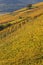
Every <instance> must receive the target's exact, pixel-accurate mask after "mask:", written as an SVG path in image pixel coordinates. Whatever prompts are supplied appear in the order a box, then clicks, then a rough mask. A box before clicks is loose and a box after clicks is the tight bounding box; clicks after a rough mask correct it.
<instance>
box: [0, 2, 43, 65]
mask: <svg viewBox="0 0 43 65" xmlns="http://www.w3.org/2000/svg"><path fill="white" fill-rule="evenodd" d="M7 25H8V26H7ZM0 26H4V27H5V28H4V29H2V30H0V65H43V3H39V4H35V5H33V7H32V9H28V8H23V9H20V10H17V11H15V12H12V13H9V14H5V15H2V16H0ZM6 26H7V27H6Z"/></svg>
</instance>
